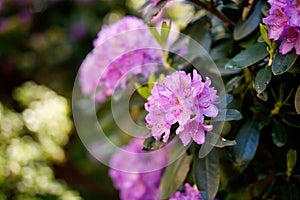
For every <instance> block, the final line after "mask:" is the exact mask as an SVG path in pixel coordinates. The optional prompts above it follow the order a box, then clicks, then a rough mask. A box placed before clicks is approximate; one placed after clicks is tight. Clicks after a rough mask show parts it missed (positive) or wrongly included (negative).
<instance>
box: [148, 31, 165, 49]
mask: <svg viewBox="0 0 300 200" xmlns="http://www.w3.org/2000/svg"><path fill="white" fill-rule="evenodd" d="M148 29H149V31H150V32H151V34H152V36H153V37H154V38H155V40H156V41H157V43H158V44H159V45H160V46H161V47H163V45H164V42H163V40H162V38H161V36H160V34H159V32H158V31H157V29H156V28H155V27H150V26H148Z"/></svg>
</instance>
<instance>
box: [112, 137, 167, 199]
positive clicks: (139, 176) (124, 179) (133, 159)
mask: <svg viewBox="0 0 300 200" xmlns="http://www.w3.org/2000/svg"><path fill="white" fill-rule="evenodd" d="M142 146H143V140H142V139H133V140H132V141H131V142H130V143H129V144H128V145H127V146H125V147H123V148H122V149H123V150H122V151H121V150H119V151H117V152H116V153H115V154H114V155H113V157H112V159H111V161H110V166H111V169H110V170H109V175H110V177H111V178H112V180H113V183H114V186H115V188H117V189H118V190H119V191H120V198H121V199H122V200H159V193H158V187H159V183H160V180H161V177H162V173H163V171H164V170H163V169H160V170H153V171H151V169H150V168H149V167H155V165H157V164H159V165H161V164H163V165H164V166H165V165H167V161H168V156H167V152H166V151H163V150H161V151H160V153H159V154H155V155H156V156H151V154H149V153H145V152H143V151H142ZM124 151H127V152H130V153H132V154H135V155H132V156H130V155H127V154H126V153H124ZM116 166H117V167H118V168H122V171H119V170H116V169H114V167H116ZM147 168H149V169H150V172H147V173H139V171H140V172H141V171H144V170H145V169H147ZM133 169H135V170H136V171H137V172H136V173H129V172H125V171H132V170H133Z"/></svg>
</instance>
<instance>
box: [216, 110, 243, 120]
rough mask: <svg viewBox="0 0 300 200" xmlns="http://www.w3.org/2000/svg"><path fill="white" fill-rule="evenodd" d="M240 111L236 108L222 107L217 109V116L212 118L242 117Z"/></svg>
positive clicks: (229, 118) (238, 118) (231, 118)
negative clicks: (222, 108)
mask: <svg viewBox="0 0 300 200" xmlns="http://www.w3.org/2000/svg"><path fill="white" fill-rule="evenodd" d="M242 118H243V117H242V115H241V113H240V112H239V111H238V110H236V109H224V110H219V114H218V116H217V117H215V118H213V121H232V120H240V119H242Z"/></svg>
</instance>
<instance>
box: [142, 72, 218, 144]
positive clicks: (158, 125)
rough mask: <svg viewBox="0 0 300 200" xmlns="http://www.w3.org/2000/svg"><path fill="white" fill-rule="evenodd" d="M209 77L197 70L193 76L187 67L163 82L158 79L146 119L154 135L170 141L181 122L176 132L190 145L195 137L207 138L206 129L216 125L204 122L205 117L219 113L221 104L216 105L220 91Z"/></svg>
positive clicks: (208, 129) (152, 92)
mask: <svg viewBox="0 0 300 200" xmlns="http://www.w3.org/2000/svg"><path fill="white" fill-rule="evenodd" d="M210 84H211V81H210V79H209V78H208V77H207V78H206V81H205V82H203V81H202V78H201V76H200V75H199V74H198V73H197V71H196V70H194V71H193V78H191V75H190V74H186V73H185V72H184V71H177V72H174V73H173V74H171V75H169V76H166V77H165V78H164V79H163V81H162V84H159V83H154V87H153V89H152V90H151V95H150V96H149V97H148V101H147V103H146V104H145V109H146V110H147V111H148V112H149V113H148V114H147V116H146V122H147V124H148V126H149V128H151V130H152V136H153V137H154V138H155V139H157V140H159V139H160V138H161V137H163V141H164V142H167V140H168V138H169V136H170V129H171V126H172V125H173V124H175V123H178V124H179V127H178V128H177V129H176V134H178V135H179V138H180V140H181V141H182V143H183V144H184V146H186V145H187V144H189V142H190V141H191V140H192V139H193V140H194V141H195V142H196V143H197V144H203V143H204V141H205V131H211V130H212V129H213V126H212V125H208V124H205V123H204V119H205V117H211V118H212V117H216V116H217V114H218V108H217V107H216V106H215V105H214V103H216V99H217V95H216V93H217V91H216V90H215V89H214V88H213V87H210Z"/></svg>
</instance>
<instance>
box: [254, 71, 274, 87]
mask: <svg viewBox="0 0 300 200" xmlns="http://www.w3.org/2000/svg"><path fill="white" fill-rule="evenodd" d="M271 78H272V72H271V69H270V67H264V68H263V69H260V70H259V71H258V73H257V74H256V77H255V81H254V89H255V90H256V92H258V93H262V92H263V91H265V89H266V88H267V85H268V84H269V82H270V81H271Z"/></svg>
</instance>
